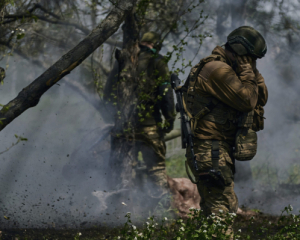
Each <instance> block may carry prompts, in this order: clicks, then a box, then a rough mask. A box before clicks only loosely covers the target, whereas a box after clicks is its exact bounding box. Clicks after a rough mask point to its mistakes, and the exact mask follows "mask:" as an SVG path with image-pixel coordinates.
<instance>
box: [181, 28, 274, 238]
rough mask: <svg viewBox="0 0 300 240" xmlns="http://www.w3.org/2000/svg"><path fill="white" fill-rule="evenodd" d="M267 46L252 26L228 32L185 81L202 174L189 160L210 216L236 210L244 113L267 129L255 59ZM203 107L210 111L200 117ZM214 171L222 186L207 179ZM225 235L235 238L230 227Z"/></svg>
mask: <svg viewBox="0 0 300 240" xmlns="http://www.w3.org/2000/svg"><path fill="white" fill-rule="evenodd" d="M266 50H267V46H266V43H265V40H264V38H263V37H262V36H261V34H260V33H259V32H257V31H256V30H255V29H253V28H251V27H247V26H244V27H240V28H238V29H236V30H234V31H233V32H232V33H231V34H229V36H228V38H227V43H226V44H225V47H220V46H217V47H216V48H215V49H214V50H213V51H212V55H210V56H208V57H206V58H204V59H202V60H201V61H200V63H199V64H197V65H196V66H195V67H194V68H192V70H191V73H190V75H189V78H188V80H187V81H186V83H185V85H184V88H185V90H186V91H187V94H186V95H185V98H184V104H185V108H186V111H187V112H188V114H189V115H190V117H191V123H192V130H193V133H194V150H195V156H196V161H197V164H198V168H199V172H195V170H193V165H192V158H191V154H190V150H189V149H187V157H188V163H189V166H190V168H191V169H192V170H193V174H194V176H195V177H196V179H197V180H199V182H198V184H197V187H198V191H199V194H200V196H201V202H200V206H201V209H202V210H203V213H204V214H205V215H206V216H209V215H210V214H212V213H214V214H216V215H220V212H223V213H225V214H226V213H236V212H237V209H238V199H237V196H236V194H235V192H234V172H235V164H234V158H233V146H234V144H235V137H236V133H237V130H238V127H237V123H238V121H239V116H241V114H243V113H248V112H251V111H253V110H254V113H255V114H256V115H255V116H254V122H253V125H252V129H253V130H254V131H258V130H261V129H262V128H263V125H262V114H263V106H264V105H265V104H266V102H267V98H268V91H267V87H266V85H265V82H264V78H263V77H262V75H261V74H260V73H259V71H258V70H257V68H256V59H257V58H262V57H263V56H264V55H265V53H266ZM205 108H206V109H205ZM203 109H205V111H206V110H207V112H208V113H206V114H205V115H204V116H201V117H198V116H199V115H200V114H198V113H199V112H200V111H201V110H203ZM211 169H215V170H217V171H220V173H221V176H222V179H223V180H224V183H225V186H224V187H222V186H221V187H220V186H217V185H216V184H214V183H213V182H212V181H209V179H208V178H206V176H208V175H207V174H206V173H208V172H209V171H210V170H211ZM220 210H221V211H220ZM227 234H228V235H230V236H231V238H232V228H231V226H229V228H228V231H227Z"/></svg>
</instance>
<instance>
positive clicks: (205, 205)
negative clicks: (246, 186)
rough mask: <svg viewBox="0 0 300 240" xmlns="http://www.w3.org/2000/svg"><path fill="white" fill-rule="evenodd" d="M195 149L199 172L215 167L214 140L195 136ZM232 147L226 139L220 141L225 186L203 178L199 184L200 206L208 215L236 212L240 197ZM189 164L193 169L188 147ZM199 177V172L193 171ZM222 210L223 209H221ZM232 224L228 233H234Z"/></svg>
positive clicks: (221, 165) (220, 167) (220, 157)
mask: <svg viewBox="0 0 300 240" xmlns="http://www.w3.org/2000/svg"><path fill="white" fill-rule="evenodd" d="M194 151H195V156H196V160H197V164H198V169H199V173H201V172H203V173H204V172H208V171H209V170H210V169H212V167H213V163H212V153H211V151H212V140H202V139H197V138H194ZM231 151H232V148H231V147H230V145H229V144H227V143H226V142H224V141H219V170H220V171H221V173H222V175H223V177H224V180H225V187H223V188H222V187H218V186H214V185H213V184H208V183H207V182H206V181H203V180H201V181H200V182H199V183H198V184H197V187H198V191H199V194H200V197H201V201H200V207H201V210H203V213H204V214H205V215H206V216H209V215H211V214H212V213H214V214H216V215H220V213H221V212H222V214H226V213H236V212H237V209H238V199H237V196H236V194H235V192H234V189H233V188H234V181H233V180H234V179H233V170H234V163H233V162H232V158H231V157H230V154H231ZM187 156H188V164H189V166H190V168H191V169H192V171H193V169H194V168H193V165H192V161H191V160H192V159H191V154H190V150H189V149H187ZM193 174H194V175H195V177H196V179H197V174H196V173H195V172H194V171H193ZM220 210H221V211H220ZM231 232H232V226H228V233H227V234H228V235H231V234H232V233H231Z"/></svg>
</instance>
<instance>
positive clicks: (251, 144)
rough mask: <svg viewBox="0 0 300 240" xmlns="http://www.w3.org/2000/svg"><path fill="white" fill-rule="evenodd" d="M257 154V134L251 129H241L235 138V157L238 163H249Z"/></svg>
mask: <svg viewBox="0 0 300 240" xmlns="http://www.w3.org/2000/svg"><path fill="white" fill-rule="evenodd" d="M256 152H257V134H256V132H255V131H253V130H252V129H251V128H239V129H238V131H237V133H236V136H235V150H234V153H233V156H234V158H235V159H236V160H238V161H249V160H251V159H253V158H254V156H255V155H256Z"/></svg>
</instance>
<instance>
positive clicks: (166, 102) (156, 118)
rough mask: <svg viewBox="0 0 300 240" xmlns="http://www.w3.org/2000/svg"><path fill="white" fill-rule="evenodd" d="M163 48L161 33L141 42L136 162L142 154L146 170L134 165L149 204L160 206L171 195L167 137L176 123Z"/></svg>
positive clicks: (150, 34)
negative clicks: (166, 162)
mask: <svg viewBox="0 0 300 240" xmlns="http://www.w3.org/2000/svg"><path fill="white" fill-rule="evenodd" d="M160 46H161V42H160V39H159V35H158V34H156V33H155V32H147V33H145V34H144V35H143V37H142V39H141V41H140V53H139V58H138V69H137V73H138V75H139V87H138V90H137V91H138V94H139V102H138V111H137V113H136V114H137V117H138V126H137V128H136V129H135V133H136V135H135V141H136V142H135V151H134V154H135V156H134V159H137V157H138V153H141V155H142V158H143V161H144V165H145V167H144V168H141V167H139V166H138V164H137V162H136V163H134V164H135V165H136V168H135V169H136V181H135V184H136V185H137V186H138V187H139V190H140V191H143V192H144V194H145V195H146V196H147V202H151V200H150V199H149V197H150V198H152V199H153V201H152V202H154V203H157V201H158V200H159V199H161V198H162V196H163V195H164V194H165V193H167V192H168V191H167V175H166V164H165V154H166V145H165V142H164V134H165V133H168V132H170V131H171V130H172V129H173V126H174V120H175V108H174V97H173V91H172V88H171V87H170V75H169V69H168V65H167V63H166V61H165V59H164V57H163V56H162V55H160V54H158V51H159V50H160ZM114 68H115V70H114V72H113V73H111V74H110V76H111V77H110V78H112V79H109V80H108V81H107V84H106V86H105V89H104V99H105V100H109V98H110V96H111V93H113V85H114V84H116V81H117V78H116V77H115V78H114V76H115V75H116V72H117V70H116V69H117V66H115V67H114ZM162 115H163V117H164V121H163V119H162ZM141 169H144V170H141ZM144 173H145V175H147V181H146V184H142V182H143V181H141V180H142V179H144V178H143V177H142V176H143V175H144ZM141 195H143V194H141ZM144 204H145V201H144Z"/></svg>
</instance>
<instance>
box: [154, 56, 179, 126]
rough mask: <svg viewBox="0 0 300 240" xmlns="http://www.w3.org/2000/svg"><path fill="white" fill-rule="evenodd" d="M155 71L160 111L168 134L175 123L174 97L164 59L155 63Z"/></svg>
mask: <svg viewBox="0 0 300 240" xmlns="http://www.w3.org/2000/svg"><path fill="white" fill-rule="evenodd" d="M156 69H157V71H158V74H157V79H158V95H159V98H160V100H159V106H160V110H161V112H162V114H163V116H164V118H165V119H166V121H167V122H168V124H169V126H168V127H167V128H166V132H170V131H171V130H172V129H173V127H174V121H175V116H176V114H175V103H174V95H173V91H172V87H171V77H170V74H169V68H168V65H167V63H166V62H165V61H164V59H160V60H159V61H158V62H157V65H156Z"/></svg>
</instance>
